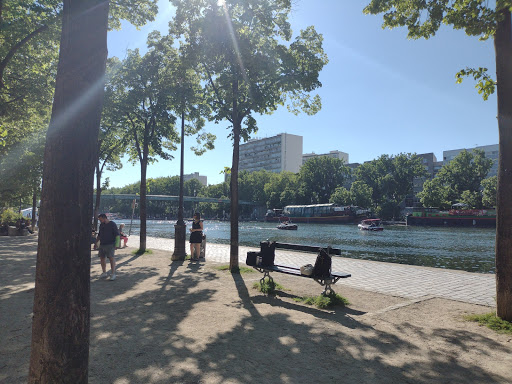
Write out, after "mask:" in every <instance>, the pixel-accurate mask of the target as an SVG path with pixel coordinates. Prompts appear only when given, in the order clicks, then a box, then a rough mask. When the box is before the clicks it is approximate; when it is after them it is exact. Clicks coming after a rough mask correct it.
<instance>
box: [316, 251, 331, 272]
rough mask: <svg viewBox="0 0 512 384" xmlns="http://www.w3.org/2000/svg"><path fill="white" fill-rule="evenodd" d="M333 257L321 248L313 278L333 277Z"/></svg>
mask: <svg viewBox="0 0 512 384" xmlns="http://www.w3.org/2000/svg"><path fill="white" fill-rule="evenodd" d="M331 264H332V260H331V256H329V254H328V253H327V251H326V250H325V249H323V248H320V251H319V252H318V256H317V257H316V261H315V267H314V268H313V276H314V277H318V278H326V277H330V276H331Z"/></svg>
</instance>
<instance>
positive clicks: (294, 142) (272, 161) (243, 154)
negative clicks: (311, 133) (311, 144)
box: [239, 133, 302, 173]
mask: <svg viewBox="0 0 512 384" xmlns="http://www.w3.org/2000/svg"><path fill="white" fill-rule="evenodd" d="M301 165H302V136H297V135H291V134H289V133H281V134H279V135H276V136H272V137H267V138H264V139H254V140H249V141H248V142H247V143H244V144H240V164H239V170H240V171H248V172H254V171H259V170H262V169H265V170H267V171H271V172H276V173H279V172H283V171H290V172H294V173H297V172H299V169H300V166H301Z"/></svg>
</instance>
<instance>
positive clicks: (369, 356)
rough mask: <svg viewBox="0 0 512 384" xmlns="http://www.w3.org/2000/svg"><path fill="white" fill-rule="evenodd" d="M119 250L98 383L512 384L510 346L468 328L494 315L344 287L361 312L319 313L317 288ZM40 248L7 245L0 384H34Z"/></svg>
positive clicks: (104, 292)
mask: <svg viewBox="0 0 512 384" xmlns="http://www.w3.org/2000/svg"><path fill="white" fill-rule="evenodd" d="M129 251H130V248H128V249H127V250H122V251H118V265H119V269H118V278H117V280H116V281H113V282H111V281H108V280H100V279H99V274H100V266H99V260H98V258H97V256H96V254H93V260H92V262H93V264H92V269H91V280H92V284H91V310H92V314H91V341H90V363H89V382H90V383H100V384H102V383H115V384H128V383H372V384H373V383H393V384H397V383H486V384H487V383H512V336H510V335H500V334H496V333H494V332H493V331H491V330H489V329H487V328H484V327H479V326H478V325H477V324H475V323H468V322H465V321H463V320H462V316H463V315H464V314H466V313H483V312H489V311H490V308H488V307H482V306H477V305H471V304H465V303H460V302H454V301H448V300H442V299H436V298H426V299H425V300H422V301H418V300H416V301H411V300H406V299H403V298H399V297H392V296H386V295H381V294H376V293H372V292H366V291H361V290H354V289H349V288H347V287H344V286H343V285H342V284H337V285H336V291H337V292H338V293H340V294H342V295H344V296H345V297H347V298H348V299H349V300H350V302H351V303H352V304H351V305H350V306H349V307H347V308H337V309H335V310H328V311H327V310H319V309H316V308H314V307H310V306H306V305H303V304H300V303H297V302H295V301H294V300H293V298H294V297H296V296H300V295H314V294H318V293H319V292H320V290H321V288H320V286H319V285H317V284H316V283H315V282H313V281H310V280H308V279H301V278H297V277H293V276H285V275H276V276H274V278H275V280H276V281H277V282H279V283H281V284H282V285H283V286H284V287H285V288H287V290H286V291H284V292H282V293H281V294H279V295H278V296H277V297H266V296H264V295H262V294H261V293H259V292H257V291H256V290H254V289H253V288H252V285H253V283H254V282H255V281H257V280H258V279H259V278H260V274H259V273H257V272H255V273H247V274H242V275H231V274H230V273H228V272H226V271H219V270H217V269H216V267H218V264H214V263H208V262H206V263H189V262H184V263H179V262H173V263H171V262H170V254H169V253H167V252H163V251H155V252H154V253H153V254H151V255H144V256H140V257H137V256H133V255H131V254H130V252H129ZM35 253H36V239H35V238H34V237H29V238H6V237H3V238H2V237H0V341H1V343H0V382H1V383H9V384H11V383H23V382H26V376H27V372H28V362H29V355H30V337H31V329H30V328H31V312H32V300H33V291H34V288H33V287H34V284H33V281H34V271H35Z"/></svg>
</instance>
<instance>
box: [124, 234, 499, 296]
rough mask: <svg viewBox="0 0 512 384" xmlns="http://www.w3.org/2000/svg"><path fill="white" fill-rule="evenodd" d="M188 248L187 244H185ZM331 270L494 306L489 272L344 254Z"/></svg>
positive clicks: (389, 287)
mask: <svg viewBox="0 0 512 384" xmlns="http://www.w3.org/2000/svg"><path fill="white" fill-rule="evenodd" d="M128 244H129V245H130V247H134V248H137V247H138V244H139V238H138V236H131V237H130V242H129V243H128ZM147 246H148V248H151V249H159V250H163V251H167V252H168V255H169V257H170V255H171V254H172V252H173V250H174V240H172V239H163V238H155V237H148V238H147ZM187 247H188V245H187ZM257 250H258V249H257V248H254V247H245V246H241V247H240V248H239V261H240V263H245V258H246V255H247V252H249V251H257ZM206 258H207V260H208V261H214V262H217V263H228V262H229V245H225V244H211V243H208V244H207V247H206ZM315 258H316V255H314V254H310V253H303V252H292V251H283V250H276V263H278V264H279V263H281V264H287V265H296V266H301V265H305V264H313V265H314V264H315ZM332 269H333V271H337V272H348V273H350V274H351V275H352V277H350V278H349V279H343V280H341V281H340V282H338V285H342V286H348V287H351V288H356V289H363V290H367V291H370V292H376V293H382V294H390V295H395V296H400V297H403V298H407V299H413V300H415V299H422V298H425V297H436V298H443V299H449V300H457V301H462V302H466V303H473V304H480V305H488V306H494V305H495V299H494V298H495V295H496V282H495V276H494V275H490V274H481V273H471V272H464V271H457V270H447V269H441V268H430V267H418V266H412V265H403V264H396V263H385V262H380V261H370V260H357V259H351V258H347V257H333V258H332Z"/></svg>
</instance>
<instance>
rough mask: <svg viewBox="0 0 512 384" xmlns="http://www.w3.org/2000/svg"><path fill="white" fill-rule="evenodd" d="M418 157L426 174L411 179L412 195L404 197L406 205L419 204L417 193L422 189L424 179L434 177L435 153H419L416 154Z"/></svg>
mask: <svg viewBox="0 0 512 384" xmlns="http://www.w3.org/2000/svg"><path fill="white" fill-rule="evenodd" d="M416 156H418V157H419V158H421V163H422V164H423V166H424V167H425V170H426V171H427V175H426V176H425V177H415V178H414V179H413V180H412V191H413V193H412V195H410V196H407V197H406V199H405V205H406V206H407V207H412V206H416V205H419V204H420V199H419V198H418V196H417V195H418V193H419V192H421V191H423V184H425V181H427V180H431V179H433V178H434V176H435V174H436V172H435V169H436V166H435V164H436V163H438V161H437V158H436V155H434V154H433V153H432V152H430V153H421V154H418V155H416Z"/></svg>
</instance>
